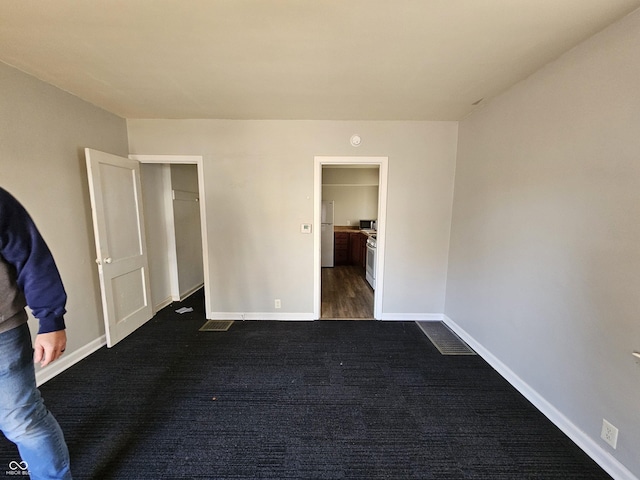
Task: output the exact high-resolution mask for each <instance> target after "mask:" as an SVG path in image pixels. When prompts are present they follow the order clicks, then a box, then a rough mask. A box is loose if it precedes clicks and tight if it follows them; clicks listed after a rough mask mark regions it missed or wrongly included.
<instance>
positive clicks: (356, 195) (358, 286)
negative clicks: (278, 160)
mask: <svg viewBox="0 0 640 480" xmlns="http://www.w3.org/2000/svg"><path fill="white" fill-rule="evenodd" d="M387 160H388V159H387V157H316V158H315V188H314V193H315V198H314V205H315V217H316V219H315V223H316V225H318V228H316V229H315V279H314V285H315V299H314V318H316V319H329V318H340V319H365V318H368V319H372V318H373V319H377V318H380V317H381V313H382V312H381V310H382V295H383V284H384V282H383V278H384V260H383V259H384V231H385V224H386V218H385V217H386V215H385V213H386V197H387ZM323 177H324V178H325V180H326V181H324V182H323ZM372 197H373V198H372ZM323 201H325V202H326V203H325V205H324V208H323ZM331 201H332V202H333V203H331ZM329 207H330V208H332V209H333V215H332V216H331V218H332V219H333V221H334V224H333V225H331V226H330V228H331V230H332V231H333V234H334V235H335V240H336V244H335V245H332V247H333V248H335V255H334V258H333V260H332V264H333V267H330V266H328V265H329V264H328V263H327V259H326V257H325V258H324V259H323V258H322V250H323V248H324V249H326V246H327V241H326V240H324V241H323V238H324V236H327V235H331V232H328V231H327V227H328V225H329V224H326V223H325V225H322V223H323V211H324V212H325V213H326V211H327V208H329ZM363 217H365V218H366V217H369V218H367V219H368V220H375V221H376V230H375V231H374V230H373V228H371V225H369V226H368V227H367V226H364V228H363V229H361V228H360V220H363ZM325 219H326V218H325ZM362 230H367V231H368V232H367V234H365V233H364V232H362ZM369 237H371V238H373V239H375V242H376V246H375V248H373V250H372V249H371V247H370V246H367V239H368V238H369ZM376 237H377V238H376ZM323 244H324V245H323ZM370 251H373V256H371V254H370ZM323 265H325V266H324V267H323ZM367 272H369V274H367V275H365V274H366V273H367ZM374 273H375V282H373V281H371V280H372V279H371V277H370V274H374ZM365 278H367V280H369V281H368V283H367V281H366V280H365ZM334 302H335V304H334Z"/></svg>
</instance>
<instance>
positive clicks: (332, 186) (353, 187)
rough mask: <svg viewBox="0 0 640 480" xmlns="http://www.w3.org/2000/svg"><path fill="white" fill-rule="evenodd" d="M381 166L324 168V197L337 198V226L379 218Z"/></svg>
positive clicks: (357, 223)
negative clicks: (379, 167)
mask: <svg viewBox="0 0 640 480" xmlns="http://www.w3.org/2000/svg"><path fill="white" fill-rule="evenodd" d="M379 174H380V172H379V169H378V168H331V167H323V169H322V200H323V201H334V202H335V203H334V222H333V223H334V225H338V226H356V227H358V226H359V225H360V223H359V222H360V220H376V219H377V218H378V183H379Z"/></svg>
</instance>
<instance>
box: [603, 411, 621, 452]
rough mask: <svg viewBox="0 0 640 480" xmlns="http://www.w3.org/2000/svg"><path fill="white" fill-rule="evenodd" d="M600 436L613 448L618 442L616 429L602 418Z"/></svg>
mask: <svg viewBox="0 0 640 480" xmlns="http://www.w3.org/2000/svg"><path fill="white" fill-rule="evenodd" d="M600 436H601V437H602V439H603V440H604V441H605V442H607V443H608V444H609V445H611V446H612V447H613V448H616V444H617V443H618V429H617V428H616V427H614V426H613V425H611V424H610V423H609V422H607V421H606V420H605V419H604V418H603V419H602V433H600Z"/></svg>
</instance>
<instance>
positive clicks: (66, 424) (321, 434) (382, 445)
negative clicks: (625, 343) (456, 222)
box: [0, 293, 610, 480]
mask: <svg viewBox="0 0 640 480" xmlns="http://www.w3.org/2000/svg"><path fill="white" fill-rule="evenodd" d="M183 305H186V306H193V307H194V309H195V311H194V312H193V313H189V314H184V315H177V314H175V313H174V310H175V309H176V308H179V307H181V306H183ZM202 311H203V307H202V295H201V293H200V294H196V295H195V296H193V297H191V298H190V299H187V301H185V302H184V303H183V304H174V305H172V306H170V307H168V308H167V309H165V310H164V311H162V312H160V313H159V314H158V315H157V316H156V317H155V318H154V319H153V320H151V321H150V322H149V323H148V324H147V325H145V326H144V327H143V328H141V329H140V330H138V331H137V332H135V333H134V334H133V335H132V336H130V337H129V338H127V339H125V340H124V341H123V342H121V343H120V344H118V345H117V346H116V347H114V348H113V349H110V350H108V349H106V348H103V349H100V350H99V351H97V352H96V353H94V354H93V355H91V356H90V357H89V358H87V359H86V360H84V361H82V362H80V363H79V364H77V365H75V366H74V367H72V368H70V369H69V370H67V371H66V372H64V373H63V374H61V375H59V376H57V377H56V378H54V379H53V380H51V381H49V382H48V383H46V384H45V385H43V387H42V388H41V390H42V393H43V395H44V397H45V399H46V401H47V404H48V406H49V408H50V409H51V410H52V411H53V412H54V414H55V415H56V417H57V418H58V420H59V422H60V424H61V425H62V427H63V430H64V431H65V434H66V437H67V440H68V443H69V447H70V450H71V452H72V462H73V470H74V474H75V478H77V479H183V478H194V479H195V478H197V479H254V478H271V479H367V480H373V479H394V480H395V479H451V480H461V479H492V480H496V479H531V480H533V479H545V480H550V479H558V480H560V479H562V480H568V479H575V480H578V479H579V480H586V479H606V478H610V477H609V476H608V475H607V474H605V473H604V472H603V471H602V470H601V469H600V467H598V466H597V465H596V464H595V463H594V462H593V461H592V460H591V459H589V458H588V457H587V456H586V455H585V454H584V453H583V452H582V451H581V450H580V449H578V448H577V447H576V446H575V445H574V444H573V443H572V442H571V441H570V440H569V439H568V438H567V437H566V436H565V435H564V434H562V433H561V432H560V431H559V430H558V429H557V428H556V427H555V426H553V425H552V424H551V423H550V422H549V421H548V420H547V419H546V418H545V417H544V416H542V415H541V414H540V413H539V412H538V411H537V410H536V409H535V408H533V407H532V406H531V404H530V403H529V402H528V401H526V400H525V399H524V398H523V397H522V396H521V395H520V394H519V393H517V392H516V391H515V390H514V389H513V388H512V387H511V386H510V385H508V384H507V383H506V382H505V381H504V379H502V377H500V376H499V375H498V374H497V373H496V372H495V371H494V370H492V369H491V368H490V367H489V366H488V365H487V364H486V363H485V362H484V361H483V360H482V358H480V357H479V356H442V355H440V353H439V352H438V351H437V350H436V348H435V347H434V346H433V345H432V344H431V342H430V341H429V339H428V338H427V337H426V336H425V335H424V334H423V333H422V332H421V331H420V329H419V328H418V326H417V325H416V324H414V323H404V322H375V321H368V322H367V321H359V322H348V321H324V322H267V321H265V322H235V323H234V324H233V326H232V327H231V328H230V330H229V331H227V332H200V331H198V329H199V328H200V327H201V326H202V324H203V322H204V316H203V313H202ZM70 334H72V332H70ZM15 459H16V454H15V450H14V447H13V446H12V445H11V444H9V443H8V442H7V441H6V440H4V439H2V440H1V442H0V476H1V474H3V473H4V470H5V468H4V466H5V465H7V464H8V462H9V461H11V460H15Z"/></svg>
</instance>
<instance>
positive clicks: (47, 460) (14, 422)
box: [0, 323, 71, 480]
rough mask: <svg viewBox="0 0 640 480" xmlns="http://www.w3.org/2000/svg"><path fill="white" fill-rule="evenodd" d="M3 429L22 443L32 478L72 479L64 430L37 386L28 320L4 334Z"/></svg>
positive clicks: (0, 364)
mask: <svg viewBox="0 0 640 480" xmlns="http://www.w3.org/2000/svg"><path fill="white" fill-rule="evenodd" d="M0 430H2V432H3V433H4V434H5V436H6V437H7V438H8V439H9V440H11V441H12V442H14V443H15V444H16V445H17V446H18V450H19V452H20V456H21V457H22V460H23V462H20V463H21V465H24V464H25V463H26V464H27V466H28V469H29V474H30V475H31V478H32V479H34V480H35V479H37V480H40V479H65V480H67V479H71V472H70V469H69V450H68V449H67V445H66V443H65V441H64V436H63V435H62V430H61V429H60V426H59V425H58V422H57V421H56V419H55V418H53V415H51V412H49V410H47V408H46V407H45V405H44V402H43V401H42V397H41V396H40V392H39V391H38V389H37V388H36V376H35V368H34V365H33V346H32V344H31V334H30V333H29V327H28V326H27V324H26V323H25V324H24V325H21V326H20V327H16V328H14V329H12V330H9V331H7V332H4V333H1V334H0ZM4 467H6V466H5V465H2V466H0V468H4Z"/></svg>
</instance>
